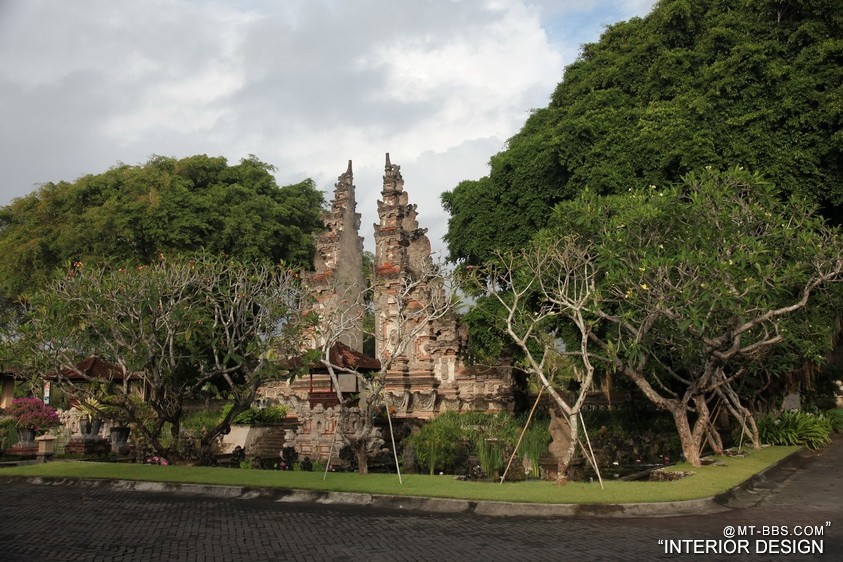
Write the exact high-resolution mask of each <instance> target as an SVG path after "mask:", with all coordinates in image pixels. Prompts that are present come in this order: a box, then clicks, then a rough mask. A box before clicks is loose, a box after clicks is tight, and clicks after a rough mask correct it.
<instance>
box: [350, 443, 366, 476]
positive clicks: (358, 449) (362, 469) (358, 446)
mask: <svg viewBox="0 0 843 562" xmlns="http://www.w3.org/2000/svg"><path fill="white" fill-rule="evenodd" d="M367 441H368V440H367V439H365V438H363V439H358V440H356V441H355V442H354V445H353V448H354V456H355V458H356V459H357V473H358V474H362V475H363V476H365V475H367V474H369V454H368V452H367V450H366V449H367V447H366V442H367Z"/></svg>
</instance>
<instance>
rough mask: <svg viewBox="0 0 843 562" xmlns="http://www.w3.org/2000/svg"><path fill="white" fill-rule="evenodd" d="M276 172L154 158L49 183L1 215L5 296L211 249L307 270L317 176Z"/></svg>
mask: <svg viewBox="0 0 843 562" xmlns="http://www.w3.org/2000/svg"><path fill="white" fill-rule="evenodd" d="M272 171H273V168H272V166H270V165H268V164H265V163H263V162H261V161H260V160H258V159H257V158H255V157H249V158H246V159H244V160H242V161H241V162H240V163H239V164H237V165H234V166H229V165H228V163H227V161H226V159H225V158H222V157H209V156H206V155H197V156H190V157H187V158H183V159H180V160H177V159H175V158H167V157H162V156H155V157H153V158H151V159H150V160H149V161H148V162H147V163H146V164H144V165H140V166H129V165H120V166H117V167H115V168H112V169H111V170H108V171H107V172H105V173H102V174H96V175H87V176H84V177H81V178H79V179H78V180H76V181H75V182H73V183H67V182H59V183H47V184H45V185H43V186H42V187H41V188H40V189H38V190H37V191H36V192H34V193H32V194H30V195H28V196H26V197H23V198H20V199H17V200H15V201H14V202H12V203H11V204H10V205H8V206H6V207H4V208H2V209H0V295H2V296H3V297H6V298H15V297H17V296H19V295H21V294H23V293H25V292H29V291H32V290H34V289H36V288H38V287H42V286H44V285H45V284H46V283H47V282H48V280H49V279H50V276H51V275H52V272H53V271H54V270H55V269H56V268H57V267H64V268H67V267H68V266H69V265H70V264H71V263H72V262H83V263H84V262H86V261H97V262H101V261H103V260H115V259H116V260H118V261H120V262H125V263H130V264H150V263H153V262H154V261H155V260H156V259H157V257H158V256H159V255H160V254H164V255H167V256H169V255H171V254H179V253H196V252H198V251H200V250H204V251H206V252H209V253H211V254H216V255H228V256H231V257H234V258H237V259H239V260H242V261H258V262H269V263H278V262H280V261H282V260H283V261H285V262H287V263H290V264H295V265H307V264H309V263H310V261H311V255H312V240H311V233H312V232H314V231H315V230H316V229H319V228H321V227H322V220H321V209H322V207H321V206H322V201H323V197H322V193H321V192H320V191H319V190H318V189H316V187H315V185H314V183H313V181H311V180H309V179H308V180H305V181H303V182H301V183H298V184H294V185H288V186H284V187H278V185H277V184H276V182H275V179H274V177H273V176H272V173H271V172H272Z"/></svg>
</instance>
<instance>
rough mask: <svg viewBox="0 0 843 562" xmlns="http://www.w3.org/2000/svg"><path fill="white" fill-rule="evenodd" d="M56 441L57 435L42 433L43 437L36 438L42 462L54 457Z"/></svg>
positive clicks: (39, 458) (38, 454)
mask: <svg viewBox="0 0 843 562" xmlns="http://www.w3.org/2000/svg"><path fill="white" fill-rule="evenodd" d="M55 441H56V436H55V435H42V436H41V437H36V438H35V442H36V443H37V446H38V453H37V456H38V460H40V461H41V462H47V461H48V460H50V459H51V458H52V457H53V455H54V454H55Z"/></svg>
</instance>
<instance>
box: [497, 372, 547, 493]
mask: <svg viewBox="0 0 843 562" xmlns="http://www.w3.org/2000/svg"><path fill="white" fill-rule="evenodd" d="M544 388H545V387H544V386H542V387H541V388H540V389H539V394H538V395H537V396H536V402H535V403H534V404H533V409H532V410H530V415H529V416H527V423H525V424H524V429H522V430H521V435H519V436H518V443H516V444H515V450H513V451H512V454H511V455H510V456H509V462H508V463H506V470H504V471H503V476H501V481H500V483H501V484H503V481H504V480H506V473H507V472H509V467H510V466H512V461H513V460H514V459H515V455H516V454H518V447H520V446H521V440H522V439H524V434H525V433H527V428H528V427H530V421H532V419H533V414H535V413H536V408H537V407H538V405H539V400H541V398H542V392H544Z"/></svg>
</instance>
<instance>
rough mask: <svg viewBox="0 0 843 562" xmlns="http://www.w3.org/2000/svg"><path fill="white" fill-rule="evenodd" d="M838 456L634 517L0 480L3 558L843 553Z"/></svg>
mask: <svg viewBox="0 0 843 562" xmlns="http://www.w3.org/2000/svg"><path fill="white" fill-rule="evenodd" d="M841 463H843V441H841V440H839V439H838V440H836V441H835V443H834V445H832V446H831V447H830V448H828V449H826V450H824V451H823V452H821V453H820V454H816V455H812V457H811V458H809V459H808V460H807V461H806V463H805V465H804V466H803V467H801V468H799V469H798V470H791V471H785V472H784V473H782V474H779V475H778V477H777V478H776V479H774V480H775V481H774V482H771V483H770V485H769V488H770V489H769V490H757V491H755V492H753V493H743V494H739V496H738V497H737V498H736V499H735V500H733V501H732V502H731V504H730V506H731V507H733V508H734V509H732V510H731V511H728V512H726V513H719V514H715V515H696V516H684V517H662V518H633V519H630V518H625V519H604V518H509V517H481V516H477V515H450V514H448V515H443V514H427V513H418V512H415V513H407V512H402V511H397V510H383V509H376V508H371V507H359V506H342V505H327V506H326V505H314V504H288V503H276V502H273V501H270V500H266V499H251V500H232V499H224V498H218V497H204V496H198V495H188V494H167V493H153V492H138V491H126V490H116V489H113V488H108V487H88V486H56V485H35V484H28V483H26V482H23V481H15V480H0V560H4V561H17V560H39V561H42V560H43V561H47V560H149V561H153V560H226V561H229V560H231V561H233V560H249V561H258V560H355V561H359V560H448V561H455V560H525V561H527V560H529V561H538V560H577V561H582V560H660V559H661V560H686V559H695V560H700V559H703V560H746V559H759V560H841V559H843V516H841V515H843V508H841V505H843V489H842V488H841V484H843V482H841V478H840V474H841V471H840V466H841ZM0 476H2V473H0ZM729 528H733V529H734V531H735V536H732V537H729V536H727V535H728V534H729V533H730V530H729ZM785 533H786V534H785ZM803 551H807V552H805V553H803ZM718 553H719V554H718Z"/></svg>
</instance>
